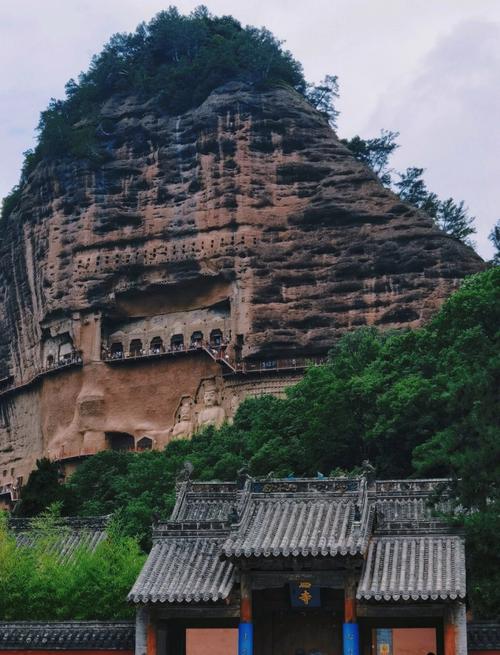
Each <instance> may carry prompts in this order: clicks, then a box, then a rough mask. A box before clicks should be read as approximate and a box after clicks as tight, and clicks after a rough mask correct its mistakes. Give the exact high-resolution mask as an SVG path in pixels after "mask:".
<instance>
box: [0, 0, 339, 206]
mask: <svg viewBox="0 0 500 655" xmlns="http://www.w3.org/2000/svg"><path fill="white" fill-rule="evenodd" d="M332 79H333V80H334V78H328V79H327V80H326V81H325V83H323V84H322V85H320V86H319V87H318V89H322V91H323V93H322V94H321V92H319V91H318V93H317V95H321V97H320V98H319V102H320V103H321V107H320V110H324V109H325V107H326V108H328V106H329V105H328V100H329V99H330V100H331V99H332V91H333V89H332V86H331V81H332ZM233 80H237V81H244V82H248V83H251V84H254V85H255V86H256V87H257V88H265V87H266V85H269V84H275V83H281V84H283V83H284V84H287V85H289V86H291V87H292V88H294V89H295V90H296V91H298V92H299V93H302V94H303V95H307V92H310V93H314V89H315V87H311V86H310V87H309V88H306V82H305V80H304V76H303V73H302V66H301V64H300V63H299V62H298V61H296V60H295V59H294V58H293V57H292V55H291V54H290V52H288V51H287V50H285V49H283V47H282V42H280V41H279V40H278V39H276V37H274V36H273V34H271V32H270V31H269V30H266V29H264V28H261V29H257V28H255V27H242V25H241V24H240V23H239V22H238V21H237V20H236V19H235V18H232V17H231V16H220V17H218V16H213V15H212V14H210V13H209V12H208V10H207V9H206V7H203V6H200V7H198V8H197V9H195V10H194V11H193V12H191V14H189V15H187V16H185V15H182V14H180V13H179V11H178V10H177V9H176V8H175V7H170V8H169V9H167V10H166V11H161V12H160V13H159V14H157V15H156V16H155V17H154V18H153V19H152V20H151V21H150V22H149V23H141V24H140V25H139V26H138V27H137V29H136V30H135V32H133V33H130V34H126V33H124V34H115V35H114V36H112V37H111V39H110V40H109V42H108V43H107V44H106V45H105V46H104V48H103V50H102V52H101V53H100V54H98V55H96V56H94V57H93V59H92V62H91V64H90V67H89V69H88V71H87V72H85V73H81V74H80V75H79V77H78V80H74V79H72V80H70V81H69V82H68V83H67V84H66V98H65V99H64V100H55V99H54V98H53V99H52V100H51V101H50V103H49V106H48V107H47V109H46V110H44V111H42V112H41V115H40V122H39V124H38V127H37V132H38V144H37V146H36V147H35V149H34V150H30V151H28V152H26V153H25V160H24V164H23V170H22V175H21V180H20V183H19V185H16V187H14V189H13V190H12V191H11V193H10V194H9V195H8V196H7V197H6V198H5V199H4V201H3V206H2V216H3V217H6V216H8V215H9V214H10V212H11V211H12V210H13V209H15V207H16V206H17V203H18V202H19V199H20V195H21V190H22V185H23V184H24V183H25V182H26V180H27V178H28V176H29V174H30V172H31V171H33V170H34V168H35V166H36V165H37V163H38V162H39V161H41V160H42V159H43V158H53V157H64V156H67V155H68V154H70V155H71V156H73V157H77V158H82V159H88V160H91V161H93V162H95V163H96V164H100V163H102V162H103V161H104V160H105V159H106V156H107V153H106V151H105V150H104V149H102V148H101V147H100V146H99V142H98V138H97V135H98V133H99V131H102V130H104V131H105V125H104V122H103V121H102V120H100V118H99V116H98V113H99V109H100V107H101V106H102V104H103V103H104V102H105V101H106V100H108V99H109V98H110V97H111V96H114V95H120V94H133V95H136V96H138V97H139V98H141V99H142V100H148V99H152V98H155V99H156V101H157V105H158V107H159V108H160V109H161V110H162V111H165V112H166V113H168V114H171V115H177V114H180V113H183V112H184V111H186V110H187V109H189V108H190V107H194V106H197V105H199V104H200V103H201V102H203V100H205V98H206V97H207V96H208V95H209V94H210V93H211V91H213V90H214V89H215V88H217V87H218V86H221V85H222V84H225V83H226V82H229V81H233Z"/></svg>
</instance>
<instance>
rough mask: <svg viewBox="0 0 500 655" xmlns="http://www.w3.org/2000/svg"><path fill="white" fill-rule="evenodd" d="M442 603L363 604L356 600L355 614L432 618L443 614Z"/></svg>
mask: <svg viewBox="0 0 500 655" xmlns="http://www.w3.org/2000/svg"><path fill="white" fill-rule="evenodd" d="M444 612H445V606H444V604H437V603H421V604H418V605H417V604H416V603H412V604H410V605H406V604H402V603H401V604H398V603H397V602H395V603H394V604H393V605H385V604H384V605H383V604H382V603H374V604H373V605H365V604H362V603H360V602H358V605H357V614H358V617H360V618H374V619H377V618H380V619H392V618H395V619H396V618H402V619H404V618H409V619H414V618H416V617H418V618H426V617H429V618H434V617H442V616H444Z"/></svg>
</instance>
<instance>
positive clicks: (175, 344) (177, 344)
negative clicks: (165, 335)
mask: <svg viewBox="0 0 500 655" xmlns="http://www.w3.org/2000/svg"><path fill="white" fill-rule="evenodd" d="M170 347H171V348H172V350H184V336H183V335H182V334H174V336H173V337H172V338H171V339H170Z"/></svg>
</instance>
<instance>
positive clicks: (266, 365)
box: [0, 344, 326, 399]
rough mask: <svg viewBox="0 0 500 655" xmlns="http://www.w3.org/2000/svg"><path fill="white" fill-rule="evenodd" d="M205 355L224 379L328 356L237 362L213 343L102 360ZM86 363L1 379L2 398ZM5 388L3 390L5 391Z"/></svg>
mask: <svg viewBox="0 0 500 655" xmlns="http://www.w3.org/2000/svg"><path fill="white" fill-rule="evenodd" d="M199 352H204V353H206V354H208V355H209V357H211V359H213V361H214V362H217V363H218V364H220V365H221V366H222V367H223V369H224V370H223V376H224V377H228V376H239V375H254V374H255V375H265V374H273V373H277V372H288V371H303V370H305V369H306V368H307V367H308V366H319V365H321V364H324V363H325V362H326V357H321V356H311V357H289V358H268V359H262V360H252V361H240V362H237V361H235V360H234V359H232V358H230V356H229V354H228V353H227V350H226V348H224V347H218V348H216V347H213V346H210V345H209V344H203V345H199V346H198V345H197V346H190V347H189V348H178V349H170V350H166V351H164V352H145V353H143V354H127V355H125V354H123V353H122V354H121V355H120V356H116V355H114V356H113V355H111V356H108V357H103V359H102V361H103V362H105V363H106V364H124V363H130V362H139V361H148V360H156V359H160V358H165V357H167V358H170V357H182V356H186V355H190V354H193V353H199ZM83 365H84V364H83V360H82V357H81V356H80V355H78V356H76V357H75V358H73V359H71V360H69V361H67V362H62V363H60V364H56V365H54V366H50V367H46V368H43V369H41V370H40V371H38V372H37V373H35V374H34V375H32V376H31V377H30V378H29V379H28V380H25V381H22V382H20V383H18V384H15V383H13V382H12V376H7V377H5V378H3V379H2V380H0V399H1V398H3V397H5V396H8V395H10V394H13V393H16V392H18V391H21V390H24V389H27V388H29V387H31V386H32V385H33V384H35V383H36V382H38V381H39V380H40V379H42V378H44V377H45V376H48V375H52V374H55V373H60V372H62V371H65V370H68V369H73V368H81V367H82V366H83ZM2 384H3V385H4V387H3V389H2V388H1V386H2Z"/></svg>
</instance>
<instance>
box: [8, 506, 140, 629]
mask: <svg viewBox="0 0 500 655" xmlns="http://www.w3.org/2000/svg"><path fill="white" fill-rule="evenodd" d="M66 531H67V529H66V528H64V526H63V525H61V521H60V519H59V517H58V515H57V511H55V512H54V511H49V512H47V513H45V514H42V515H41V516H40V518H39V519H38V520H37V521H36V522H35V523H34V524H33V528H32V531H31V537H32V539H31V544H30V545H18V544H17V543H16V538H15V535H14V534H13V533H12V532H10V531H9V529H8V523H7V518H6V515H5V514H3V513H0V579H1V580H2V594H1V597H0V617H1V618H2V619H3V620H7V621H19V620H30V621H33V620H40V621H45V620H69V619H73V620H75V619H76V620H92V619H95V620H107V619H122V618H129V617H131V616H133V608H131V607H129V606H128V605H127V603H126V596H127V593H128V591H129V590H130V588H131V586H132V584H133V583H134V581H135V579H136V577H137V575H138V573H139V571H140V569H141V567H142V565H143V563H144V559H145V558H144V555H143V554H142V553H141V552H140V550H139V547H138V544H137V542H136V541H135V540H133V539H131V538H130V537H125V536H123V534H122V532H121V530H120V527H119V526H118V525H117V524H115V525H112V526H110V528H109V530H108V534H107V537H106V539H104V540H103V541H102V542H101V543H100V544H98V545H97V546H96V547H95V548H93V549H92V548H90V547H89V546H88V545H85V543H82V544H81V545H80V546H78V547H77V548H76V549H74V550H73V551H72V552H71V554H70V555H69V556H68V555H66V556H65V555H63V554H61V549H60V544H61V543H62V540H64V537H65V532H66Z"/></svg>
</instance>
